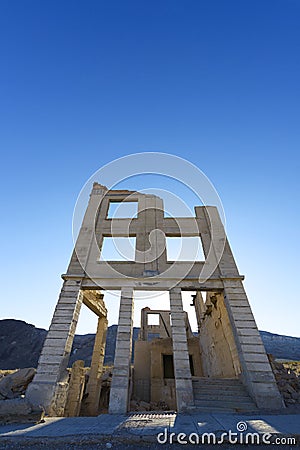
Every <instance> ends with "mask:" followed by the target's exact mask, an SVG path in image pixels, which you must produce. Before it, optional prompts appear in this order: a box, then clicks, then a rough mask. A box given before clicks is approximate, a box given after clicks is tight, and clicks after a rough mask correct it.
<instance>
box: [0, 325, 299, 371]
mask: <svg viewBox="0 0 300 450" xmlns="http://www.w3.org/2000/svg"><path fill="white" fill-rule="evenodd" d="M138 332H139V328H134V329H133V340H134V341H135V340H136V339H137V336H138ZM260 333H261V337H262V340H263V342H264V345H265V347H266V350H267V353H271V354H272V355H273V356H274V357H275V358H280V359H292V360H298V361H300V338H296V337H291V336H282V335H280V334H273V333H268V332H267V331H261V332H260ZM46 335H47V331H46V330H44V329H42V328H36V327H35V326H34V325H30V324H28V323H26V322H23V321H22V320H14V319H5V320H0V369H17V368H20V369H22V368H25V367H36V366H37V363H38V359H39V354H40V352H41V350H42V346H43V343H44V340H45V338H46ZM116 336H117V325H112V326H110V327H109V328H108V330H107V340H106V349H105V359H104V362H105V364H112V363H113V361H114V356H115V345H116ZM94 339H95V335H94V334H85V335H76V336H75V338H74V343H73V348H72V353H71V357H70V365H72V364H73V362H74V361H75V360H77V359H83V360H84V361H85V365H86V366H89V365H90V363H91V357H92V352H93V345H94Z"/></svg>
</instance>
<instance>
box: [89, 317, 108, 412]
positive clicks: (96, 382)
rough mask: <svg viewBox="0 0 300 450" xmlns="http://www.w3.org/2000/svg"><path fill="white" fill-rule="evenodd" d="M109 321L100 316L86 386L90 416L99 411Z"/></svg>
mask: <svg viewBox="0 0 300 450" xmlns="http://www.w3.org/2000/svg"><path fill="white" fill-rule="evenodd" d="M107 323H108V322H107V319H106V317H99V319H98V327H97V333H96V337H95V343H94V350H93V355H92V362H91V368H90V373H89V381H88V383H87V387H86V393H87V394H88V397H87V399H86V401H85V405H84V412H85V413H86V415H88V416H97V415H98V411H99V400H100V394H101V375H102V371H103V361H104V354H105V343H106V331H107Z"/></svg>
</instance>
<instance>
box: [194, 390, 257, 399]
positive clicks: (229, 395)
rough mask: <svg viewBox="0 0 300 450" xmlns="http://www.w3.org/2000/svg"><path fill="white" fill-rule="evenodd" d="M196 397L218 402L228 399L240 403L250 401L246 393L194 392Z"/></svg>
mask: <svg viewBox="0 0 300 450" xmlns="http://www.w3.org/2000/svg"><path fill="white" fill-rule="evenodd" d="M194 397H195V398H203V399H207V398H213V399H216V400H224V401H226V400H228V399H231V398H232V399H235V400H238V401H240V402H241V401H243V400H246V401H247V400H249V398H250V397H249V395H248V394H247V393H246V392H243V393H241V394H238V395H236V394H234V395H233V394H232V392H211V391H210V392H199V391H198V392H197V391H195V390H194Z"/></svg>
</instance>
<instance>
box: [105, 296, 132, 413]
mask: <svg viewBox="0 0 300 450" xmlns="http://www.w3.org/2000/svg"><path fill="white" fill-rule="evenodd" d="M132 327H133V289H131V288H129V289H128V288H126V289H122V291H121V300H120V312H119V323H118V333H117V342H116V352H115V361H114V369H113V377H112V383H111V388H110V399H109V413H110V414H125V413H126V412H127V408H128V401H129V399H128V392H129V376H130V365H131V348H132Z"/></svg>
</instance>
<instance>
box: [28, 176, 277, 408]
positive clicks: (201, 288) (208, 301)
mask: <svg viewBox="0 0 300 450" xmlns="http://www.w3.org/2000/svg"><path fill="white" fill-rule="evenodd" d="M118 202H136V203H137V210H138V213H137V216H136V217H134V218H115V219H114V218H113V219H111V218H109V216H108V210H109V207H110V205H111V204H112V203H118ZM178 236H180V237H191V236H198V237H199V238H200V239H201V244H202V247H203V253H204V260H203V261H193V259H192V258H191V261H169V260H168V255H167V251H166V237H178ZM119 237H123V238H124V237H126V238H129V237H131V238H135V256H134V259H133V260H132V261H103V260H102V259H101V249H102V247H103V242H104V240H105V239H110V238H114V239H116V240H117V239H118V238H119ZM62 277H63V280H64V282H63V286H62V290H61V292H60V295H59V299H58V302H57V305H56V308H55V311H54V314H53V319H52V322H51V325H50V328H49V332H48V335H47V338H46V340H45V343H44V347H43V350H42V352H41V355H40V359H39V364H38V369H37V373H36V375H35V377H34V380H33V382H32V383H31V384H30V386H29V388H28V391H27V398H28V399H29V400H30V401H31V402H32V403H33V404H39V405H43V406H44V408H45V410H46V412H47V413H48V414H49V415H63V414H65V415H77V414H78V413H79V408H80V405H78V397H80V398H82V390H83V387H82V386H83V384H84V380H83V378H82V374H81V375H80V373H82V372H80V370H79V369H80V367H79V366H78V367H77V368H76V367H75V369H74V373H73V374H72V379H71V381H70V382H69V381H68V379H69V378H68V371H67V367H68V361H69V356H70V352H71V348H72V342H73V338H74V334H75V330H76V324H77V321H78V317H79V314H80V310H81V306H82V304H84V305H86V306H87V307H88V308H89V309H90V310H91V311H92V312H93V313H95V314H96V315H97V316H98V328H97V333H96V338H95V345H94V352H93V357H92V363H91V369H90V373H89V380H88V384H87V385H86V386H85V393H86V394H85V407H84V411H85V414H86V415H95V414H97V412H98V405H99V398H100V390H101V373H102V369H103V357H104V349H105V337H106V328H107V309H106V306H105V303H104V300H105V292H106V291H108V290H119V291H120V309H119V322H118V332H117V342H116V351H115V360H114V368H113V377H112V383H111V388H110V396H109V413H126V412H127V411H128V410H129V405H130V400H131V398H136V399H139V400H144V401H146V402H158V401H159V400H161V399H163V400H164V401H166V402H167V403H168V405H169V407H170V408H171V409H176V410H177V411H179V412H180V411H183V410H185V409H190V408H199V409H203V410H214V409H216V410H218V409H222V408H223V409H226V408H228V409H231V410H232V409H233V410H236V411H237V410H239V411H243V410H251V409H255V408H258V409H273V410H276V409H280V408H282V407H283V402H282V398H281V396H280V393H279V391H278V388H277V385H276V382H275V379H274V376H273V373H272V370H271V367H270V364H269V361H268V358H267V355H266V352H265V349H264V346H263V343H262V340H261V337H260V334H259V332H258V329H257V326H256V323H255V320H254V317H253V314H252V311H251V307H250V305H249V302H248V299H247V295H246V293H245V290H244V287H243V276H241V275H240V274H239V271H238V269H237V266H236V263H235V260H234V257H233V254H232V252H231V249H230V246H229V243H228V240H227V238H226V235H225V231H224V227H223V225H222V222H221V220H220V217H219V214H218V211H217V209H216V208H215V207H210V206H205V207H204V206H202V207H200V206H197V207H195V216H194V217H179V218H172V217H166V216H165V214H164V207H163V201H162V199H161V198H159V197H157V196H154V195H148V194H141V193H139V192H133V191H124V190H108V189H107V188H106V187H105V186H102V185H100V184H98V183H94V186H93V189H92V192H91V195H90V200H89V203H88V206H87V210H86V213H85V216H84V218H83V222H82V226H81V229H80V232H79V236H78V239H77V242H76V246H75V249H74V251H73V254H72V257H71V261H70V264H69V267H68V270H67V273H66V274H64V275H63V276H62ZM143 290H145V291H160V292H161V291H167V292H168V293H169V299H170V309H169V310H168V311H165V310H151V309H149V308H144V309H143V310H142V312H141V330H140V334H139V339H138V341H137V342H136V344H135V354H134V363H133V367H132V361H131V358H132V329H133V308H134V294H135V291H143ZM182 291H192V292H194V295H193V297H191V299H192V300H191V301H192V305H193V306H194V308H195V314H196V317H197V324H198V333H197V334H196V333H192V331H191V327H190V324H189V320H188V316H187V313H186V312H185V311H184V310H183V303H182ZM77 369H78V372H77ZM72 383H75V384H76V383H77V385H78V386H79V385H80V386H81V388H80V389H81V390H80V391H77V393H78V394H77V396H75V397H74V395H73V397H72V392H73V391H72Z"/></svg>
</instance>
